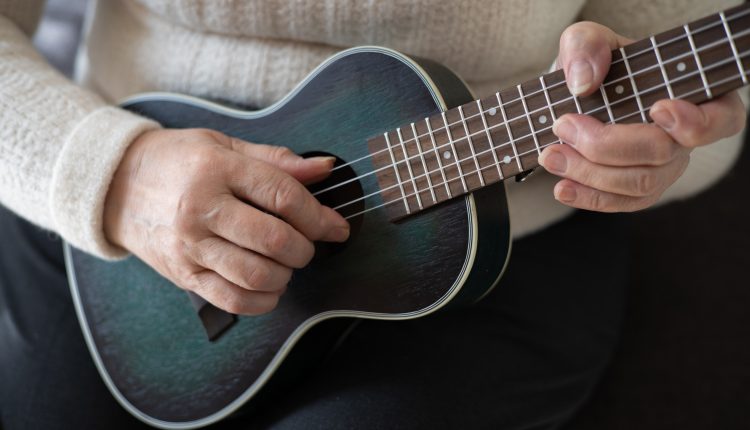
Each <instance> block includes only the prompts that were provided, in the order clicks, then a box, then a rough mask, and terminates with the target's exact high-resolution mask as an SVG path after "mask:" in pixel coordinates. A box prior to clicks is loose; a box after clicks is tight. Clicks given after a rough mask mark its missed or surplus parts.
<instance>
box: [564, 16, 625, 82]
mask: <svg viewBox="0 0 750 430" xmlns="http://www.w3.org/2000/svg"><path fill="white" fill-rule="evenodd" d="M629 43H631V40H630V39H627V38H625V37H622V36H619V35H618V34H617V33H615V32H614V31H612V30H610V29H609V28H607V27H605V26H603V25H600V24H596V23H593V22H579V23H576V24H573V25H571V26H570V27H568V28H567V29H566V30H565V31H564V32H563V34H562V36H561V37H560V54H559V57H558V58H559V60H558V63H559V64H560V65H561V66H562V68H563V69H564V70H565V79H566V81H567V84H568V89H569V90H570V93H571V94H573V95H575V96H587V95H590V94H592V93H593V92H594V91H596V90H597V88H599V86H600V85H601V84H602V82H603V81H604V77H605V76H607V72H609V66H610V64H611V63H612V50H613V49H617V48H620V47H622V46H625V45H627V44H629Z"/></svg>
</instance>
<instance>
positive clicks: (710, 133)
mask: <svg viewBox="0 0 750 430" xmlns="http://www.w3.org/2000/svg"><path fill="white" fill-rule="evenodd" d="M651 118H652V119H653V120H654V122H655V123H656V124H658V125H659V126H660V127H662V128H663V129H664V130H666V132H667V133H669V135H670V136H672V138H674V140H675V141H677V142H679V143H680V144H681V145H683V146H686V147H688V148H695V147H698V146H703V145H708V144H709V143H713V142H716V141H717V140H720V139H723V138H726V137H730V136H734V135H735V134H737V133H739V132H740V131H742V129H743V128H745V121H746V112H745V106H744V104H743V103H742V100H741V99H740V96H739V94H738V93H737V92H732V93H729V94H726V95H724V96H722V97H719V98H717V99H714V100H713V101H710V102H708V103H704V104H702V105H700V106H696V105H694V104H692V103H690V102H687V101H684V100H662V101H659V102H657V103H656V104H654V106H653V107H652V108H651Z"/></svg>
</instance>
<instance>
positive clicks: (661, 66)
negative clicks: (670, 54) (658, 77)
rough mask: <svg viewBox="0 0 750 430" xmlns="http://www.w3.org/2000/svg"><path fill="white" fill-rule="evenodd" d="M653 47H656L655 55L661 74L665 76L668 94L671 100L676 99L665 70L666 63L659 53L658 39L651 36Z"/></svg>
mask: <svg viewBox="0 0 750 430" xmlns="http://www.w3.org/2000/svg"><path fill="white" fill-rule="evenodd" d="M651 45H652V46H653V47H654V54H655V55H656V62H657V63H659V68H660V69H661V74H662V76H664V83H666V84H667V93H669V98H670V99H674V91H672V85H671V84H670V83H669V76H668V75H667V69H666V68H664V62H663V61H661V53H660V52H659V46H658V44H657V43H656V37H654V36H651Z"/></svg>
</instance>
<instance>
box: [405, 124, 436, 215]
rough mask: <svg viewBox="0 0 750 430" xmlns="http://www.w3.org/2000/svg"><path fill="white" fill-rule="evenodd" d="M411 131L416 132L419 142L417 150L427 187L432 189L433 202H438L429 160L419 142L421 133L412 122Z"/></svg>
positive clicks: (415, 135)
mask: <svg viewBox="0 0 750 430" xmlns="http://www.w3.org/2000/svg"><path fill="white" fill-rule="evenodd" d="M411 132H412V134H414V140H416V142H417V151H418V152H419V159H420V160H422V168H423V169H424V175H425V176H426V177H427V188H429V190H430V196H431V197H432V202H433V203H437V197H435V189H434V188H435V187H434V186H433V184H432V179H431V178H430V169H429V168H428V167H427V162H426V161H425V159H424V151H422V144H420V143H419V134H417V128H416V127H415V126H414V123H411Z"/></svg>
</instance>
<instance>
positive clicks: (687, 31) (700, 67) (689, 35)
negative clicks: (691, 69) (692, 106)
mask: <svg viewBox="0 0 750 430" xmlns="http://www.w3.org/2000/svg"><path fill="white" fill-rule="evenodd" d="M683 28H684V29H685V34H686V35H687V38H688V41H689V42H690V49H691V50H692V51H693V56H694V57H695V64H696V66H697V67H698V71H699V72H700V75H701V80H703V87H704V88H705V89H706V97H708V98H709V99H710V98H713V95H712V94H711V86H710V85H708V78H707V77H706V71H705V70H704V69H703V64H702V63H701V57H700V55H698V50H697V49H696V47H695V40H694V39H693V34H692V32H691V31H690V26H689V25H688V24H685V25H684V27H683Z"/></svg>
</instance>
